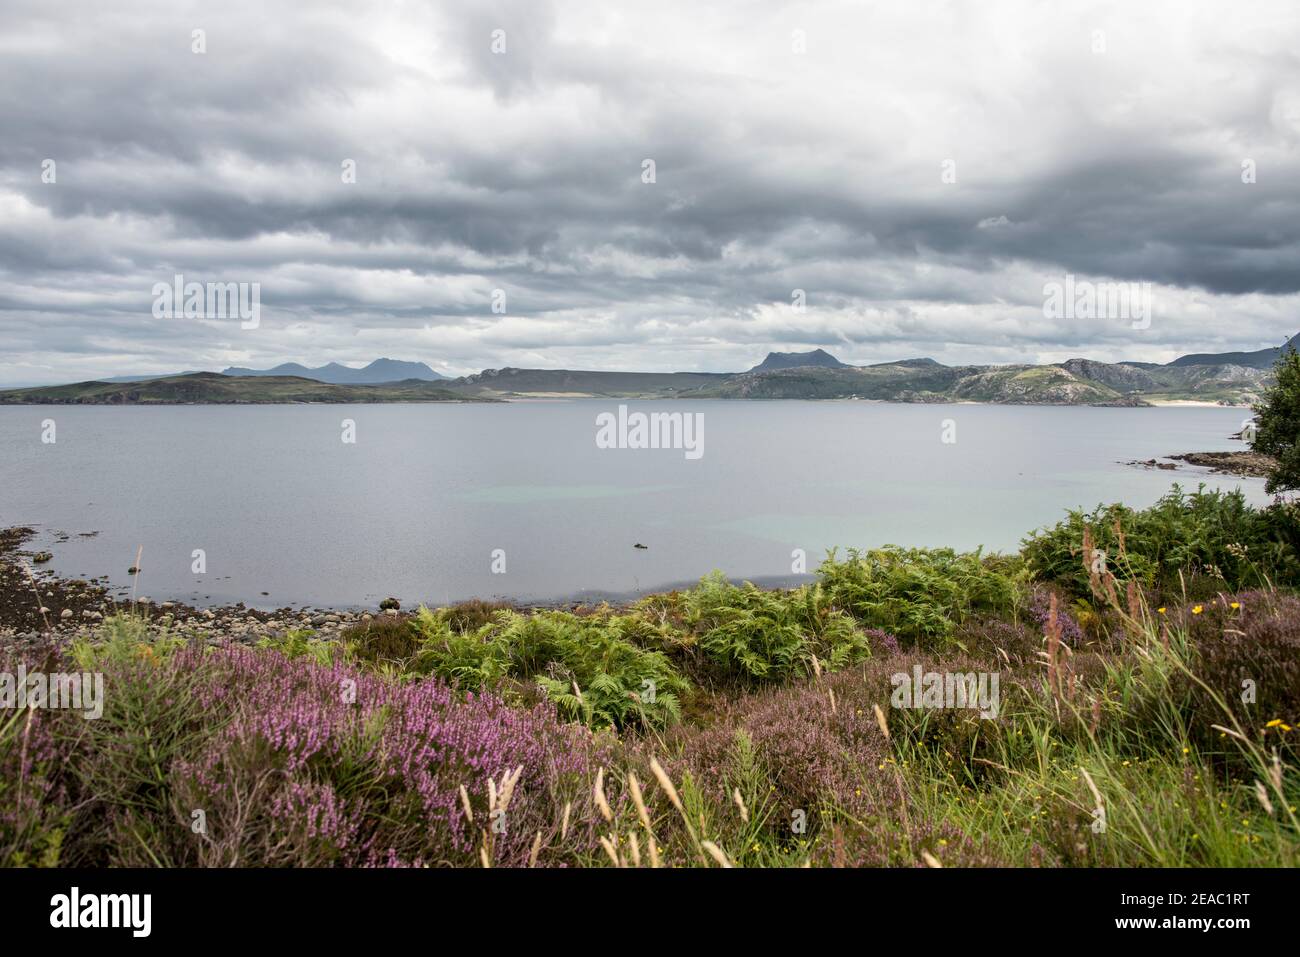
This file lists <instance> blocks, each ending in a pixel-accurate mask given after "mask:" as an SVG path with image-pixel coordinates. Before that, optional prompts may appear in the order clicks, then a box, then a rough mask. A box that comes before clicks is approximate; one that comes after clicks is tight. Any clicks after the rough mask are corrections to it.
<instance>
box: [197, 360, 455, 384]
mask: <svg viewBox="0 0 1300 957" xmlns="http://www.w3.org/2000/svg"><path fill="white" fill-rule="evenodd" d="M221 374H222V375H230V376H253V375H271V376H286V375H291V376H298V377H299V378H303V379H315V380H316V381H317V382H329V383H332V384H334V385H373V384H375V383H378V382H402V381H405V380H406V379H419V380H420V381H422V382H434V381H436V380H438V379H445V378H447V377H446V376H444V375H439V374H438V373H436V372H434V371H433V370H432V369H430V368H429V367H428V366H427V365H425V364H424V363H423V362H403V361H401V360H399V359H376V360H375V361H374V362H372V363H370V365H368V366H363V367H362V368H360V369H353V368H352V367H351V366H345V365H340V364H339V363H337V362H331V363H329V364H328V365H323V366H317V367H316V368H314V369H309V368H308V367H307V366H304V365H299V364H298V363H297V362H285V363H283V364H282V365H278V366H276V367H275V368H274V369H244V368H241V367H239V366H231V367H230V368H228V369H222V370H221Z"/></svg>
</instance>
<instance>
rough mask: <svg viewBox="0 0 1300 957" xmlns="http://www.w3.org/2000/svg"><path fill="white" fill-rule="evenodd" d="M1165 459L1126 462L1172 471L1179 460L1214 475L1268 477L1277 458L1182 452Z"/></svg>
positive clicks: (1253, 453) (1141, 466)
mask: <svg viewBox="0 0 1300 957" xmlns="http://www.w3.org/2000/svg"><path fill="white" fill-rule="evenodd" d="M1165 458H1166V459H1170V460H1172V461H1162V460H1161V459H1145V460H1137V461H1133V462H1126V463H1124V464H1126V465H1134V466H1138V467H1140V468H1145V469H1160V470H1162V471H1174V470H1176V469H1178V468H1180V466H1179V465H1178V463H1179V462H1183V463H1185V464H1187V465H1195V466H1199V467H1201V468H1207V469H1209V470H1210V471H1211V472H1212V473H1214V474H1216V475H1236V476H1238V477H1240V478H1268V476H1269V474H1270V473H1271V472H1272V471H1273V470H1274V469H1275V468H1276V467H1277V460H1276V459H1275V458H1273V457H1272V456H1271V455H1263V454H1261V453H1259V452H1184V453H1182V454H1181V455H1167V456H1165Z"/></svg>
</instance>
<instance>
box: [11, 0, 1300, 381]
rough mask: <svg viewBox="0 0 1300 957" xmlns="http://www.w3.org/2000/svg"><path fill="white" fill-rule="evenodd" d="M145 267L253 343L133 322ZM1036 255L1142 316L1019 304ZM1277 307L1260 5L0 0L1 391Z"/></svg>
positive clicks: (595, 362) (1287, 19)
mask: <svg viewBox="0 0 1300 957" xmlns="http://www.w3.org/2000/svg"><path fill="white" fill-rule="evenodd" d="M195 30H203V31H204V34H203V43H204V46H205V52H201V53H198V52H194V46H195V44H196V40H195V39H194V31H195ZM497 30H501V31H504V44H505V50H504V52H494V50H493V43H494V31H497ZM1098 31H1099V32H1098ZM500 43H501V40H500V35H498V40H497V46H498V48H499V47H500ZM801 48H802V52H801ZM647 159H651V160H653V161H654V164H655V168H654V172H655V177H654V178H655V181H654V182H653V183H647V182H644V181H643V168H644V166H643V164H644V161H645V160H647ZM45 160H53V161H54V167H53V173H54V177H53V178H54V182H46V181H44V179H48V178H49V176H48V175H46V176H45V177H44V179H43V168H45V167H47V166H48V164H45V167H43V164H44V161H45ZM345 160H353V161H355V167H356V182H355V183H349V182H344V176H343V173H342V169H343V164H344V161H345ZM1248 160H1249V161H1252V162H1253V166H1254V169H1255V178H1256V181H1255V182H1254V183H1246V182H1243V163H1246V161H1248ZM946 161H951V165H948V166H946V167H945V163H946ZM945 169H948V170H953V171H955V182H944V175H943V174H944V171H945ZM948 178H950V179H951V178H952V177H948ZM177 273H181V274H183V275H184V276H185V278H186V279H187V280H193V281H200V282H208V281H214V282H216V281H220V282H227V281H230V282H257V283H260V295H261V321H260V325H259V326H258V327H257V328H256V329H241V328H240V325H239V323H238V322H235V321H230V320H218V319H205V320H198V319H184V318H162V319H159V318H155V317H154V315H153V312H152V305H153V292H152V289H153V286H154V284H155V283H157V282H169V283H170V282H171V281H172V280H173V277H174V276H175V275H176V274H177ZM1066 273H1071V274H1073V275H1074V276H1075V277H1076V278H1077V279H1078V280H1090V281H1095V282H1100V281H1127V282H1149V283H1151V284H1152V287H1151V288H1152V300H1153V304H1154V315H1153V317H1152V321H1151V323H1150V327H1149V328H1146V329H1134V328H1133V324H1132V323H1131V322H1129V321H1126V320H1120V319H1102V320H1098V319H1049V318H1045V317H1044V309H1043V301H1044V294H1043V288H1044V283H1048V282H1053V281H1056V282H1060V281H1063V279H1064V276H1065V274H1066ZM494 289H500V290H503V291H504V292H505V312H504V314H502V313H494V312H493V310H492V302H493V290H494ZM795 289H803V290H804V291H805V293H806V297H807V306H806V309H804V311H802V312H800V311H797V310H796V309H795V308H794V307H793V305H792V291H793V290H795ZM1298 305H1300V6H1298V5H1297V4H1296V3H1295V0H1278V2H1268V0H1262V2H1260V0H1252V2H1249V3H1242V2H1240V0H1233V2H1225V3H1207V2H1188V0H1170V2H1167V3H1160V2H1143V3H1140V4H1139V3H1133V2H1129V0H1124V2H1115V3H1088V4H1056V3H1039V2H1032V3H1030V2H1026V3H1017V2H1008V0H998V2H997V3H996V4H994V3H977V2H974V0H971V2H950V3H941V2H924V0H883V2H873V3H861V2H854V3H848V2H842V3H816V2H811V3H795V4H788V5H783V4H781V3H776V2H754V3H748V2H735V0H731V2H725V3H723V2H717V3H708V4H705V3H701V2H699V0H655V2H653V3H630V2H616V0H593V2H571V0H554V2H548V0H519V2H510V0H506V2H473V3H470V2H463V3H433V2H427V3H426V2H419V3H417V2H388V3H383V2H366V0H348V2H344V3H337V4H331V3H320V2H316V3H311V4H304V3H290V2H269V0H258V2H253V3H248V4H243V3H238V2H230V0H223V2H220V3H215V2H214V3H186V2H175V0H170V2H158V3H131V2H114V3H112V4H109V3H104V2H102V0H79V2H77V0H73V2H62V3H58V4H52V3H49V2H48V0H33V2H27V0H0V383H4V384H8V385H17V384H26V383H41V382H57V381H71V380H81V379H89V378H96V377H102V376H110V375H120V374H131V373H148V372H170V371H177V370H181V369H221V368H223V367H225V366H227V365H232V364H236V365H253V366H267V365H273V364H276V363H278V362H281V361H286V360H292V361H301V362H305V363H308V364H312V365H315V364H321V363H324V362H328V361H331V360H333V361H341V362H345V363H350V364H360V363H362V362H365V361H369V360H370V359H373V358H375V357H378V356H388V357H392V358H398V359H418V360H422V361H425V362H427V363H429V364H430V365H431V366H432V367H433V368H434V369H437V370H438V371H440V372H443V373H444V374H448V375H459V374H464V373H467V372H475V371H478V370H480V369H483V368H485V367H501V366H507V365H509V366H524V367H553V368H562V367H567V368H609V369H642V370H653V371H670V370H702V371H733V370H737V369H743V368H747V367H749V366H751V365H753V364H755V363H756V362H757V361H759V360H760V359H761V358H762V357H763V355H764V354H765V353H766V352H767V351H768V350H769V349H780V350H804V349H812V348H816V347H823V348H826V349H828V350H829V351H831V352H832V353H834V354H835V355H837V356H839V357H840V358H841V359H844V360H845V361H850V362H860V363H866V362H878V361H886V360H890V359H896V358H904V357H910V356H919V355H929V356H934V357H935V358H937V359H939V360H940V361H941V362H948V363H965V362H1035V361H1059V360H1063V359H1066V358H1069V357H1071V356H1075V355H1087V356H1090V357H1094V358H1099V359H1108V360H1115V359H1125V358H1129V359H1146V360H1154V361H1165V360H1168V359H1171V358H1174V357H1175V356H1177V355H1180V354H1182V353H1185V352H1190V351H1224V350H1228V349H1256V348H1260V347H1262V346H1264V345H1270V344H1278V343H1280V342H1281V341H1282V340H1284V339H1285V338H1287V337H1288V336H1290V335H1293V334H1295V333H1296V332H1297V331H1300V308H1297V307H1298Z"/></svg>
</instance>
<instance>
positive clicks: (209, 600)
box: [0, 400, 1267, 607]
mask: <svg viewBox="0 0 1300 957" xmlns="http://www.w3.org/2000/svg"><path fill="white" fill-rule="evenodd" d="M627 405H628V407H629V409H630V410H631V411H634V412H635V411H644V412H651V411H661V412H692V413H694V412H700V413H703V415H704V432H703V435H704V445H703V450H704V454H703V455H702V457H700V458H698V459H695V460H691V459H688V458H687V457H686V456H685V455H684V453H683V452H682V451H681V450H671V449H649V450H641V449H602V448H598V447H597V444H596V441H595V436H596V416H597V415H598V414H599V413H601V412H615V413H616V412H617V408H618V403H617V402H609V401H601V400H581V401H563V402H529V403H512V404H508V405H506V404H503V405H447V406H442V405H364V406H262V407H226V406H193V407H174V406H173V407H159V408H141V407H125V408H108V407H81V408H78V407H56V406H43V407H41V406H27V407H0V525H4V526H8V525H18V524H23V525H33V526H37V527H38V528H39V530H40V536H39V539H38V542H36V543H34V544H35V545H37V546H39V547H44V548H48V549H49V550H50V551H52V552H53V553H54V556H55V557H54V561H53V562H52V564H51V566H49V567H52V568H53V569H55V570H56V571H58V572H60V573H62V574H65V575H71V576H80V577H91V576H99V575H107V576H109V578H110V579H111V581H112V582H113V584H114V585H115V586H126V585H128V584H129V582H130V579H129V576H128V575H127V569H128V568H129V567H130V566H131V565H133V564H134V563H135V558H136V550H137V548H138V547H141V546H143V549H144V551H143V560H142V562H141V567H142V569H143V571H142V574H141V578H140V593H141V594H144V595H148V596H150V597H151V598H153V599H154V600H155V601H159V600H163V599H165V598H174V599H179V600H184V601H190V602H193V603H197V604H219V603H226V602H233V601H238V600H242V601H245V602H247V603H248V604H250V605H254V606H258V607H277V606H281V605H286V604H309V605H317V606H352V605H367V604H373V603H375V602H376V601H378V600H379V599H380V598H383V597H385V596H387V595H394V596H396V597H398V598H400V599H402V600H403V604H404V605H405V604H406V603H409V602H415V601H426V602H447V601H451V600H458V599H462V598H467V597H473V596H479V597H494V596H507V597H513V598H519V599H538V600H540V599H551V598H570V597H591V596H593V595H598V594H602V593H608V594H626V593H629V592H636V591H648V590H651V589H654V588H656V587H660V586H663V585H665V584H670V583H679V582H683V581H687V580H691V579H694V578H697V577H699V576H700V575H703V574H705V573H707V572H708V571H710V570H711V569H715V568H717V569H722V570H723V571H725V572H726V573H727V574H728V575H731V576H734V577H754V578H766V577H769V576H771V577H788V576H789V575H790V572H791V564H792V552H793V550H795V549H803V550H804V551H805V552H806V553H807V555H808V564H809V567H810V568H812V567H815V565H816V562H817V561H818V560H819V559H820V557H821V556H822V555H823V554H824V552H825V550H826V549H828V548H830V547H833V546H840V547H841V548H843V547H848V546H859V547H864V546H875V545H881V544H885V543H895V544H901V545H932V546H937V545H950V546H954V547H958V548H974V547H975V546H978V545H982V546H984V547H985V548H986V549H991V550H1002V551H1008V550H1014V549H1015V548H1016V547H1017V544H1018V542H1019V540H1020V538H1021V537H1022V536H1023V535H1024V534H1025V533H1026V532H1028V531H1030V530H1031V529H1033V528H1036V527H1039V526H1042V525H1044V524H1049V523H1052V522H1055V521H1056V520H1058V519H1060V518H1061V517H1063V515H1064V512H1065V510H1066V509H1067V508H1073V507H1079V506H1088V507H1091V506H1094V505H1096V504H1098V503H1100V502H1103V501H1114V500H1120V501H1124V502H1126V503H1128V504H1131V505H1135V506H1142V505H1147V504H1149V503H1151V502H1152V501H1154V500H1155V499H1156V498H1157V497H1158V496H1159V495H1160V494H1162V493H1163V492H1164V491H1166V490H1167V489H1168V488H1169V486H1170V484H1171V483H1172V482H1173V481H1175V480H1177V481H1180V482H1182V483H1183V484H1184V485H1185V486H1191V487H1195V485H1196V484H1197V482H1198V481H1205V482H1207V483H1208V484H1210V485H1213V486H1217V487H1224V488H1231V487H1235V486H1240V487H1242V488H1243V489H1244V490H1245V492H1246V494H1247V495H1248V496H1249V497H1250V499H1251V500H1252V501H1255V502H1264V501H1267V497H1266V496H1265V495H1264V492H1263V482H1262V481H1261V480H1254V479H1234V478H1225V477H1220V476H1210V475H1208V474H1206V473H1204V472H1203V471H1201V470H1194V469H1186V468H1184V469H1182V470H1180V471H1179V472H1162V471H1146V470H1143V469H1139V468H1134V467H1131V466H1126V465H1124V464H1121V463H1123V462H1126V461H1129V460H1132V459H1147V458H1151V457H1153V456H1162V455H1169V454H1174V453H1180V452H1188V451H1210V450H1226V449H1234V448H1236V449H1239V448H1241V447H1242V446H1241V443H1239V442H1234V441H1231V440H1230V439H1228V435H1229V434H1230V433H1232V432H1234V431H1236V430H1238V429H1239V428H1240V427H1241V424H1242V420H1243V418H1244V417H1245V412H1244V411H1243V410H1239V409H1219V408H1160V409H1092V408H1049V407H1013V406H979V405H960V406H935V405H881V404H872V403H861V402H829V403H828V402H821V403H814V402H706V403H694V404H682V403H673V402H630V403H627ZM45 419H53V420H54V421H55V427H56V429H57V432H56V441H55V442H54V443H53V444H45V443H42V441H41V432H42V421H43V420H45ZM344 419H352V420H354V421H355V423H356V441H355V443H354V444H348V443H345V442H343V441H342V440H341V435H342V427H341V423H342V420H344ZM945 419H951V420H953V422H954V423H955V427H956V442H955V443H951V444H945V443H944V442H943V441H942V440H941V439H942V434H943V429H944V425H943V422H944V420H945ZM89 533H94V534H93V535H92V534H89ZM634 543H641V544H644V545H646V546H648V548H646V549H636V548H634V547H633V545H634ZM196 549H202V550H203V552H204V553H205V556H206V573H204V574H195V573H194V572H193V571H192V567H193V561H194V559H193V557H192V555H193V552H194V550H196ZM498 550H499V551H498ZM494 553H495V556H496V558H495V565H496V567H497V568H498V569H499V568H500V567H501V564H502V560H504V569H505V571H504V573H503V574H498V573H495V572H494V571H493V566H494ZM263 592H267V593H269V594H266V595H263V594H262V593H263Z"/></svg>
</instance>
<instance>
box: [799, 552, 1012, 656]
mask: <svg viewBox="0 0 1300 957" xmlns="http://www.w3.org/2000/svg"><path fill="white" fill-rule="evenodd" d="M836 555H837V553H836V552H835V551H832V552H831V553H830V554H829V555H828V556H827V558H826V560H825V561H824V562H822V564H821V567H820V569H819V571H818V574H819V575H820V577H821V581H822V585H823V587H824V588H825V589H826V592H827V594H828V596H829V598H830V600H831V601H832V602H833V603H834V604H835V605H837V606H838V607H840V608H843V609H845V610H846V611H848V612H849V613H850V614H852V615H853V617H854V618H856V619H857V620H858V621H860V622H862V623H863V624H865V625H868V626H870V627H874V628H883V629H886V630H887V631H889V632H891V633H892V634H894V635H897V636H898V638H900V639H902V640H903V641H905V642H907V643H908V644H912V645H924V646H927V647H928V646H942V645H945V644H947V643H948V642H949V639H950V638H951V637H952V634H953V629H954V628H955V627H956V626H957V625H960V624H961V623H963V622H964V621H966V620H967V619H968V618H970V617H971V616H972V615H977V614H1000V615H1011V614H1014V612H1015V610H1016V608H1017V606H1018V604H1019V602H1020V599H1021V590H1022V589H1021V584H1020V579H1021V577H1022V575H1021V573H1020V571H1019V570H1018V566H1017V563H1016V562H1014V561H1009V560H1007V559H1005V558H1000V557H999V558H994V559H986V558H983V557H982V556H981V554H980V553H979V552H955V551H953V550H952V549H946V548H937V549H926V548H906V549H905V548H897V547H894V546H889V547H887V548H878V549H872V550H869V551H858V550H857V549H851V550H850V551H849V552H848V557H847V558H846V559H845V560H843V561H841V560H839V559H838V558H837V557H836Z"/></svg>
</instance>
